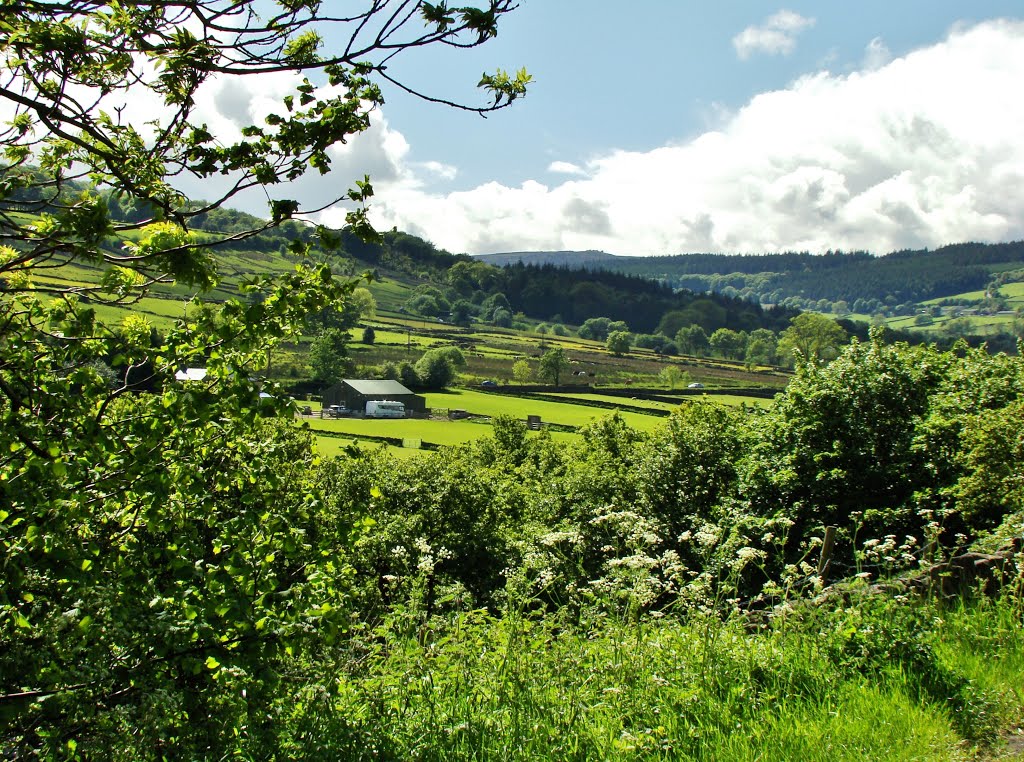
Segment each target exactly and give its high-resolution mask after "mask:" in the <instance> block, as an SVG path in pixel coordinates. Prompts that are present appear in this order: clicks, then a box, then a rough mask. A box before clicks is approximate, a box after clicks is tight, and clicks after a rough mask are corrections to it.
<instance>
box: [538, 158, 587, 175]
mask: <svg viewBox="0 0 1024 762" xmlns="http://www.w3.org/2000/svg"><path fill="white" fill-rule="evenodd" d="M548 172H554V173H556V174H561V175H580V176H582V177H586V176H587V171H586V170H585V169H583V167H581V166H579V165H577V164H573V163H572V162H568V161H553V162H551V163H550V164H549V165H548Z"/></svg>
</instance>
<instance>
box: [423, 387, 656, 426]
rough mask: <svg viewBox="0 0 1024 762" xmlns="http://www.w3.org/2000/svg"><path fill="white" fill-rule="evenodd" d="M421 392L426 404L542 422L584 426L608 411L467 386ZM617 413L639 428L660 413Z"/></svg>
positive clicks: (652, 422)
mask: <svg viewBox="0 0 1024 762" xmlns="http://www.w3.org/2000/svg"><path fill="white" fill-rule="evenodd" d="M423 396H424V397H426V398H427V406H428V407H431V408H448V409H456V410H465V411H466V412H467V413H473V414H475V415H486V416H495V415H511V416H514V417H516V418H523V419H524V420H525V418H526V416H527V415H539V416H540V417H541V421H542V422H543V423H557V424H561V425H563V426H584V425H586V424H588V423H591V422H592V421H594V420H596V419H599V418H604V417H606V416H608V415H611V412H612V411H610V410H602V409H600V408H594V407H587V406H585V405H573V404H571V403H569V402H554V401H551V402H548V401H546V400H538V399H526V398H521V397H511V396H506V395H502V394H491V393H488V392H478V391H471V390H467V389H462V390H458V391H448V392H433V393H429V394H425V395H423ZM621 415H622V418H623V420H624V421H625V422H626V424H627V425H628V426H631V427H632V428H634V429H638V430H640V431H651V430H653V429H654V428H656V427H657V426H658V425H659V424H660V422H661V418H660V417H656V416H652V415H643V414H642V413H632V412H628V411H623V412H622V413H621Z"/></svg>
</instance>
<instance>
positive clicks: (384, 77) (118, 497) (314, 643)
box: [0, 0, 529, 759]
mask: <svg viewBox="0 0 1024 762" xmlns="http://www.w3.org/2000/svg"><path fill="white" fill-rule="evenodd" d="M407 5H408V4H405V3H401V2H391V1H390V0H385V1H384V2H374V3H364V4H363V6H364V7H363V8H362V9H360V8H349V9H347V10H346V11H345V17H344V18H341V17H338V16H335V15H327V14H328V11H327V9H326V7H323V8H322V7H321V4H320V3H317V2H301V1H299V2H291V1H287V2H281V3H278V4H277V5H274V4H270V5H266V4H260V3H251V2H239V3H234V4H231V5H228V6H225V5H224V4H222V3H218V2H198V3H190V4H186V5H177V4H169V3H159V2H158V3H155V4H148V5H137V4H116V3H115V4H96V3H90V2H78V1H77V0H73V1H72V2H69V3H60V4H46V3H29V4H19V3H14V4H12V3H5V4H4V5H3V14H2V17H3V18H2V21H0V57H2V60H3V63H4V74H3V77H2V81H0V100H2V101H3V102H4V103H5V104H6V105H7V106H8V107H9V109H8V110H9V111H10V112H12V117H11V120H10V121H9V122H8V123H6V124H5V125H3V127H2V128H0V143H2V149H3V155H2V157H0V161H2V162H3V165H2V172H0V333H2V334H3V336H4V341H3V342H2V344H0V419H2V421H3V424H2V425H0V452H2V454H0V506H2V509H0V550H2V559H0V562H2V564H3V586H2V588H0V633H2V634H0V637H2V641H3V648H0V675H2V678H0V711H2V712H3V718H4V722H3V725H4V728H5V730H4V736H3V739H2V741H0V748H2V749H3V751H2V752H0V754H3V756H11V757H15V756H16V757H28V756H37V757H44V758H59V757H64V756H68V757H74V756H76V749H78V750H79V751H78V752H77V753H80V754H84V755H85V756H88V757H93V758H95V757H99V756H117V755H120V756H122V757H123V758H126V759H129V758H143V757H165V758H166V757H181V758H212V757H224V756H229V755H231V754H242V755H243V756H252V757H270V756H275V755H278V754H283V752H282V751H281V749H282V744H283V743H284V740H283V738H282V737H281V736H279V734H280V732H281V727H280V726H279V725H278V724H277V723H276V722H275V721H274V719H273V716H274V714H273V711H271V707H272V706H273V705H274V704H275V701H276V698H275V697H276V695H277V693H278V692H279V691H280V690H281V685H282V680H283V672H285V671H286V669H285V667H283V665H284V664H285V663H287V664H288V665H289V667H288V669H295V670H297V671H301V668H300V666H299V665H301V664H303V663H304V662H303V661H302V660H303V659H304V658H306V657H308V655H309V654H311V653H314V652H315V651H316V650H317V649H321V648H324V647H327V646H330V645H331V644H333V643H335V642H337V639H338V637H339V635H340V634H341V633H342V632H344V631H345V630H346V629H347V628H348V627H349V626H350V624H351V619H350V617H349V616H348V613H347V611H346V603H345V600H346V592H345V590H346V584H345V578H346V572H345V569H344V568H343V565H342V564H339V563H338V562H336V561H335V560H334V559H332V558H331V556H330V555H329V553H328V552H327V551H328V549H329V548H330V547H331V545H326V544H325V543H326V542H328V541H330V542H338V541H339V535H338V534H337V532H338V531H340V530H337V529H334V528H332V531H333V532H334V533H333V534H331V535H330V536H329V537H327V538H325V537H324V536H323V535H322V534H321V533H320V532H318V531H317V529H316V526H317V522H316V517H317V511H318V508H319V505H320V503H319V500H318V496H317V493H316V490H315V489H314V488H313V484H312V482H311V474H312V462H311V460H312V456H311V453H310V439H309V437H308V435H307V434H305V433H303V432H301V431H297V430H296V429H294V428H293V427H292V426H291V423H290V422H288V423H283V422H282V423H278V422H276V421H275V420H274V419H275V418H278V417H285V418H291V417H292V415H293V408H292V406H291V404H290V402H288V401H287V399H286V398H285V397H284V395H282V394H281V392H280V390H278V389H276V388H274V387H273V386H272V385H270V384H268V383H264V382H261V381H260V380H259V372H260V370H261V369H262V368H264V366H265V364H266V362H267V358H268V357H270V356H272V353H273V350H274V348H275V347H277V346H278V345H279V344H280V343H281V342H282V341H285V340H290V341H294V340H297V339H298V337H299V336H300V335H301V333H302V331H303V330H304V328H305V327H306V325H307V321H309V322H313V323H316V321H317V319H318V318H320V317H323V318H324V319H323V320H320V323H319V324H318V327H324V328H327V329H328V331H330V330H332V329H336V328H337V326H336V325H334V324H333V323H332V322H331V321H332V320H334V319H335V318H336V317H337V316H338V315H341V316H342V317H341V320H342V322H344V321H345V320H347V319H348V318H345V317H344V315H345V312H346V310H347V309H348V308H349V307H351V308H352V309H351V310H349V312H351V311H352V310H354V311H355V314H357V315H358V314H359V312H363V313H364V314H367V313H368V312H369V311H370V309H371V308H372V304H370V303H368V302H367V300H366V299H365V295H361V294H356V295H353V289H354V287H355V283H344V282H339V281H337V280H336V279H335V278H334V275H333V273H332V271H331V268H330V267H329V266H327V265H325V264H322V263H318V264H309V263H308V261H309V260H310V259H312V258H310V257H307V255H309V254H310V252H311V250H312V248H313V246H314V245H316V246H318V247H322V248H321V251H333V250H337V249H338V248H339V246H342V245H344V246H346V247H348V248H350V249H353V250H357V249H359V247H358V245H356V244H355V243H354V241H356V240H358V239H359V238H363V239H366V240H367V241H369V243H366V244H362V245H363V246H365V247H366V250H368V251H376V249H374V248H373V247H374V246H379V244H377V243H375V241H377V240H379V237H378V236H377V235H376V234H375V233H374V231H372V230H371V229H370V227H369V225H368V223H367V221H366V216H365V204H366V202H367V201H368V200H369V199H370V198H371V197H372V195H373V188H372V186H371V184H370V181H369V178H362V179H358V180H356V181H355V182H354V183H353V187H352V188H351V189H350V190H348V191H347V192H344V193H339V196H338V197H337V198H329V199H325V202H326V203H333V202H335V201H340V200H343V201H345V202H346V203H347V204H349V208H350V209H351V211H350V212H349V214H348V217H347V222H348V227H347V228H346V230H344V231H341V232H340V233H334V232H331V231H326V230H315V229H313V228H312V227H311V226H307V225H306V224H305V223H297V222H295V221H294V220H293V219H292V218H294V217H295V216H296V215H297V214H299V213H300V208H299V204H298V203H297V202H296V201H295V200H294V199H289V198H287V196H282V195H281V193H282V192H284V189H285V188H287V186H288V183H290V182H291V181H293V180H296V179H298V178H299V177H300V176H302V175H303V174H304V173H306V172H307V171H315V172H317V173H321V174H323V173H326V172H327V171H329V169H330V165H331V155H330V150H331V148H332V147H333V146H335V145H337V144H339V143H344V142H345V141H346V140H348V139H349V138H351V137H352V136H354V135H356V134H358V133H360V132H363V131H365V130H366V129H367V128H368V127H369V124H370V116H369V115H370V112H371V111H372V109H373V108H374V107H375V106H378V105H380V104H381V103H383V95H382V90H381V88H382V87H385V86H393V87H400V88H403V89H405V90H407V91H410V92H414V93H415V94H416V95H420V96H421V97H423V98H425V99H427V100H438V99H435V98H433V97H432V96H429V95H428V94H427V93H419V92H416V91H414V90H413V88H411V87H409V86H407V85H404V84H403V83H402V82H400V81H398V80H397V79H396V78H395V77H394V76H393V74H392V71H393V70H392V69H391V67H390V66H389V64H390V63H392V62H393V59H394V58H395V57H396V56H398V55H402V54H403V53H408V52H414V51H416V50H417V49H419V48H421V47H423V46H436V45H455V46H457V47H475V46H477V45H479V44H481V43H482V42H484V41H486V40H488V39H490V38H493V36H494V35H495V34H496V31H497V27H498V24H499V21H500V19H501V17H502V16H504V15H505V14H506V13H507V12H509V11H511V10H512V8H513V4H512V3H510V2H507V1H506V0H493V1H492V2H489V3H486V4H485V5H484V7H483V8H471V7H467V8H455V9H447V8H446V7H445V6H444V4H441V5H439V6H429V5H425V6H418V5H417V6H416V7H414V8H410V7H407ZM328 27H330V28H331V30H332V34H331V35H328V34H327V33H326V32H327V28H328ZM328 37H331V39H333V40H335V41H337V44H336V45H331V46H328V45H327V44H326V42H325V40H326V39H327V38H328ZM289 71H291V72H297V73H298V77H297V78H296V79H295V89H294V92H292V93H291V94H289V95H287V96H286V97H284V98H283V99H282V101H281V102H280V103H278V104H277V105H276V107H275V108H273V109H272V111H271V113H270V114H269V115H268V116H267V117H266V119H265V120H264V121H263V122H262V123H260V124H251V125H246V126H244V127H243V128H242V129H241V134H240V135H239V136H237V137H234V138H232V137H230V136H226V135H214V134H213V133H212V132H211V131H210V129H208V127H207V125H205V124H202V123H201V122H199V121H198V120H197V118H196V109H197V107H196V103H197V99H198V96H199V94H200V92H201V91H202V90H203V88H208V87H210V86H212V85H213V84H215V83H230V82H231V81H232V78H233V77H242V76H261V75H267V74H276V73H281V72H289ZM303 76H306V78H304V79H303V78H302V77H303ZM310 78H313V79H315V80H317V82H318V83H320V85H322V86H318V85H316V84H314V83H313V81H311V79H310ZM528 81H529V75H527V74H526V73H525V72H519V73H517V74H515V75H509V74H505V73H502V72H500V71H499V72H495V73H494V74H491V75H487V76H485V81H484V82H482V83H481V87H482V89H483V90H484V92H485V93H486V99H487V102H486V103H485V104H484V105H483V106H478V107H473V106H463V107H464V108H468V109H469V110H472V111H475V112H478V113H488V112H491V111H494V110H496V109H499V108H502V107H504V106H506V105H507V104H508V103H510V102H512V101H513V100H515V99H517V98H520V97H522V96H523V95H524V93H525V87H526V84H527V83H528ZM128 99H144V100H146V102H147V103H152V104H153V106H152V114H151V119H150V121H147V122H145V123H142V122H140V121H139V120H131V119H129V118H128V117H127V115H126V111H125V108H124V106H125V103H126V101H127V100H128ZM441 102H445V101H443V100H442V101H441ZM450 105H453V106H457V105H459V104H455V103H451V104H450ZM186 177H188V178H191V179H193V180H195V179H199V180H203V179H206V178H218V179H220V180H222V181H223V182H224V183H225V186H224V190H223V191H221V193H220V195H219V196H218V197H217V198H215V199H214V200H212V201H210V202H207V203H199V202H196V201H190V200H188V199H185V198H184V197H183V196H182V195H181V194H180V193H179V192H178V191H177V190H176V184H177V183H178V181H179V180H181V179H184V178H186ZM254 187H261V188H264V189H266V192H267V195H268V199H269V209H268V219H266V220H261V219H257V218H255V217H248V216H242V215H237V214H235V215H232V214H228V213H225V212H222V210H221V207H222V206H223V205H224V204H225V203H226V202H227V201H228V200H229V199H231V198H232V197H233V196H235V195H237V194H238V193H240V192H242V191H245V190H247V189H250V188H254ZM341 187H344V186H341ZM303 211H305V210H303ZM272 230H274V231H275V233H280V234H281V235H275V234H271V233H270V231H272ZM249 240H253V241H258V242H261V243H260V245H264V246H271V247H273V248H275V249H276V248H278V247H279V246H283V247H284V248H285V250H286V251H287V253H288V255H289V256H292V257H294V259H296V260H297V261H303V262H306V263H305V264H300V265H298V266H296V268H295V269H294V271H293V272H291V273H288V274H285V275H284V276H282V277H280V278H276V279H272V278H266V277H262V276H258V277H254V278H251V279H249V280H247V281H246V282H245V283H244V284H243V288H242V293H241V294H232V295H231V297H230V298H227V299H226V300H221V301H218V302H213V301H204V299H203V297H202V294H203V293H206V292H209V290H210V289H212V288H213V287H215V286H217V285H218V284H219V281H220V277H219V275H220V274H219V273H218V267H217V262H216V259H215V257H214V256H213V254H212V252H213V251H215V250H223V249H224V248H225V247H229V246H233V245H240V244H241V242H243V241H249ZM385 240H387V241H390V244H391V245H392V246H394V247H395V248H401V247H402V245H403V241H402V240H401V237H400V235H398V234H393V235H391V237H390V238H386V237H385ZM69 265H75V266H88V267H91V268H97V269H99V270H100V275H99V277H98V278H97V279H96V280H95V282H94V283H93V284H92V285H83V286H69V285H66V281H64V280H62V279H61V277H59V276H60V273H61V268H63V267H65V266H69ZM54 275H57V276H58V277H56V278H54V277H53V276H54ZM171 283H173V284H174V286H173V287H174V288H176V289H177V293H179V294H188V295H191V296H190V299H191V302H190V305H189V308H188V311H187V314H188V319H187V320H184V319H182V320H179V321H177V323H176V324H175V325H174V327H173V328H172V329H170V330H168V331H167V332H166V333H165V334H164V335H157V334H155V333H154V332H153V331H152V330H151V329H150V328H149V326H148V325H147V324H146V323H145V322H144V321H142V320H139V319H126V320H125V322H124V323H123V324H122V325H120V326H110V325H104V324H103V323H102V321H101V320H99V319H98V318H97V314H98V311H97V309H96V306H97V305H130V304H132V303H133V302H135V301H136V300H138V299H140V298H142V297H143V296H145V295H146V294H147V293H149V291H150V290H151V289H152V288H154V287H155V286H156V285H157V284H162V285H164V286H168V285H169V284H171ZM360 296H362V297H363V298H362V299H360ZM337 338H338V337H337V336H335V339H337ZM334 343H335V344H337V342H336V341H335V342H334ZM335 348H337V347H335ZM334 354H335V355H338V354H339V353H338V352H334ZM185 367H203V368H205V370H206V377H205V379H203V380H201V381H184V382H178V381H176V380H175V373H176V372H177V371H179V370H181V369H183V368H185ZM105 369H106V370H105ZM325 375H326V374H325ZM321 526H326V525H325V524H321ZM352 531H358V527H352Z"/></svg>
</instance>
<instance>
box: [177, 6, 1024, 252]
mask: <svg viewBox="0 0 1024 762" xmlns="http://www.w3.org/2000/svg"><path fill="white" fill-rule="evenodd" d="M330 42H331V38H330V37H328V46H329V44H330ZM498 66H500V67H503V68H505V69H508V70H516V69H518V68H519V67H526V68H527V70H528V71H529V72H530V73H531V74H532V75H533V77H534V83H533V84H532V86H531V88H530V90H529V93H528V94H527V96H526V97H525V98H524V99H523V100H521V101H518V102H516V103H515V104H514V105H513V106H512V107H511V108H509V109H506V110H504V111H501V112H498V113H495V114H493V115H491V116H490V117H488V118H486V119H484V118H481V117H480V116H477V115H474V114H471V113H466V112H461V111H456V110H452V109H449V108H446V107H444V106H439V105H436V104H430V103H425V102H423V101H420V100H418V99H415V98H412V97H410V96H407V95H405V94H403V93H401V92H400V91H397V90H395V89H394V88H390V89H389V88H385V97H386V100H387V102H386V104H385V105H384V106H383V107H382V108H381V109H379V110H377V111H375V112H374V114H373V116H372V122H373V124H372V127H371V129H370V130H369V131H368V132H367V133H365V134H363V135H360V136H358V137H356V138H354V139H353V140H352V141H351V142H350V143H349V144H348V145H345V146H342V147H339V148H338V149H336V150H334V151H333V152H332V157H333V171H332V172H331V173H330V174H328V175H327V176H325V177H322V178H320V177H311V178H308V179H306V180H303V181H301V182H299V183H297V184H295V185H294V186H293V187H290V188H288V189H284V190H282V189H274V190H273V194H274V195H275V196H284V197H297V198H298V199H299V200H300V201H301V202H302V203H303V204H304V205H305V206H306V207H307V208H312V207H314V206H316V205H318V204H319V203H322V201H323V200H324V199H326V198H329V197H331V196H332V195H337V194H338V193H339V192H340V191H343V190H344V189H345V188H348V187H351V186H352V181H353V180H354V179H356V178H360V179H361V178H362V176H363V175H364V174H369V175H370V176H371V180H372V182H373V185H374V188H375V190H376V196H375V198H374V199H373V201H372V205H371V210H370V219H371V221H372V222H373V223H374V224H375V225H376V226H377V227H378V228H381V229H391V228H392V227H397V228H398V229H399V230H403V231H406V232H410V233H413V234H416V235H419V236H422V237H423V238H426V239H427V240H429V241H431V242H432V243H434V244H435V245H436V246H438V247H440V248H444V249H447V250H448V251H451V252H454V253H470V254H486V253H495V252H509V251H529V250H585V249H598V250H602V251H607V252H610V253H612V254H620V255H663V254H680V253H688V252H721V253H754V254H757V253H768V252H778V251H794V250H795V251H811V252H815V253H819V252H824V251H827V250H830V249H832V250H835V249H842V250H868V251H871V252H873V253H876V254H884V253H887V252H889V251H894V250H898V249H906V248H915V249H916V248H924V247H927V248H934V247H938V246H942V245H944V244H947V243H954V242H960V241H968V240H969V241H1008V240H1018V239H1022V238H1024V129H1022V125H1024V98H1021V83H1024V8H1022V7H1021V4H1020V3H1019V0H1018V2H1005V1H997V0H972V2H971V3H964V2H949V1H946V0H927V1H925V0H900V2H895V3H893V2H891V0H889V1H887V2H881V1H880V0H862V2H859V3H815V2H789V3H785V4H775V3H771V2H764V1H763V0H733V1H732V2H729V3H720V4H711V3H697V2H691V1H690V0H637V1H636V2H633V3H622V2H609V0H522V2H521V5H520V8H519V9H518V10H516V11H515V12H514V13H513V14H511V15H510V16H508V17H506V18H505V19H504V24H503V25H502V26H501V28H500V31H499V35H498V37H497V39H495V40H493V41H491V42H489V43H488V44H487V45H485V46H484V47H482V48H480V49H478V50H473V51H451V50H439V51H430V50H420V51H415V53H411V54H410V55H409V56H408V57H407V58H404V59H401V60H398V61H396V62H394V64H393V66H392V68H391V70H390V71H391V73H392V74H394V75H397V76H399V77H400V78H405V79H406V80H407V81H408V82H409V83H410V84H412V85H414V86H416V87H418V88H422V89H423V90H426V91H428V92H429V93H431V94H432V95H438V96H443V97H448V98H453V99H458V100H463V101H466V102H469V103H482V102H483V100H482V99H483V94H482V93H480V92H479V91H477V90H476V89H475V85H476V82H477V81H478V80H479V77H480V73H481V72H483V71H485V70H487V71H491V70H493V69H494V68H495V67H498ZM249 79H254V78H249ZM255 80H258V81H239V82H237V83H220V84H219V85H215V86H214V87H213V88H211V89H210V91H209V92H208V93H207V98H206V99H205V100H204V101H201V108H203V109H206V111H207V116H208V118H209V121H210V123H211V124H212V125H214V127H215V128H216V127H217V126H218V125H219V126H220V128H221V129H223V130H225V132H229V131H231V130H232V129H235V128H237V126H238V125H240V124H241V123H242V122H243V121H246V120H249V121H251V118H255V117H258V116H259V114H260V113H261V109H265V108H266V107H267V104H268V103H269V102H271V101H272V100H274V99H276V100H277V101H278V102H279V98H280V96H281V95H283V94H284V93H285V92H286V91H287V88H288V86H289V85H290V84H291V82H290V79H289V75H282V76H280V77H276V78H273V77H261V78H255ZM268 99H270V100H268ZM186 190H187V191H194V192H199V191H201V190H202V187H201V186H197V187H195V188H186ZM199 195H202V194H201V193H199ZM207 195H209V194H207ZM240 205H241V206H243V207H248V210H249V211H253V212H256V213H260V214H265V211H266V198H265V197H261V196H260V195H259V194H256V195H254V196H249V197H248V198H244V199H242V200H241V204H240ZM343 217H344V210H343V209H341V208H334V209H329V210H327V211H325V212H323V213H321V214H319V215H318V216H317V217H316V219H317V221H319V222H324V223H326V224H329V225H332V226H336V227H340V226H341V225H342V224H343Z"/></svg>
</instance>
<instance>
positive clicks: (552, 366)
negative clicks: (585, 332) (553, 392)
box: [537, 347, 569, 386]
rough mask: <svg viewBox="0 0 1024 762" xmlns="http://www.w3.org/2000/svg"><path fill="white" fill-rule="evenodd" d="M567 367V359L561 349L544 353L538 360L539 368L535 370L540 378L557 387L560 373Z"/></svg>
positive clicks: (557, 348)
mask: <svg viewBox="0 0 1024 762" xmlns="http://www.w3.org/2000/svg"><path fill="white" fill-rule="evenodd" d="M568 366H569V358H568V357H566V355H565V350H564V349H562V348H561V347H556V348H555V349H549V350H548V351H547V352H545V353H544V356H543V357H541V358H540V366H539V367H538V368H537V375H538V376H539V377H540V378H543V379H546V380H547V381H549V382H551V383H552V384H554V385H555V386H558V382H559V380H560V379H561V377H562V373H563V371H565V369H566V368H567V367H568Z"/></svg>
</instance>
